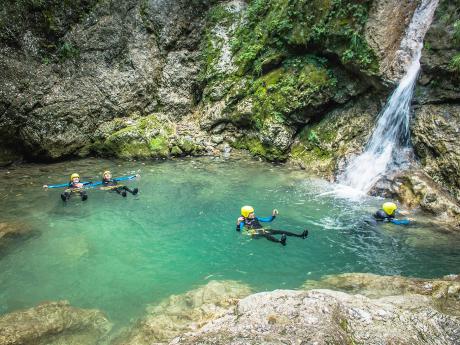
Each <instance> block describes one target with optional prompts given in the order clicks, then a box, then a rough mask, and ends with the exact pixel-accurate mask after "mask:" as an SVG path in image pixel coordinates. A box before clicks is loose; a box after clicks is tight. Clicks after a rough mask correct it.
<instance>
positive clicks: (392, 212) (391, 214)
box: [374, 202, 413, 225]
mask: <svg viewBox="0 0 460 345" xmlns="http://www.w3.org/2000/svg"><path fill="white" fill-rule="evenodd" d="M397 209H398V206H396V204H395V203H394V202H385V203H384V204H383V205H382V208H381V209H380V210H378V211H377V212H375V213H374V218H375V220H377V221H382V222H390V223H393V224H398V225H408V224H410V223H411V221H413V220H412V219H410V218H409V219H396V218H395V217H396V216H397V215H405V213H404V212H397V211H396V210H397Z"/></svg>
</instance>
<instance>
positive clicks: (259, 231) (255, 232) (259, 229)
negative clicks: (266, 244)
mask: <svg viewBox="0 0 460 345" xmlns="http://www.w3.org/2000/svg"><path fill="white" fill-rule="evenodd" d="M275 218H276V216H271V217H266V218H265V217H264V218H261V217H254V218H244V220H243V221H242V222H241V223H239V224H238V225H237V226H236V231H241V230H243V228H244V227H246V228H247V229H248V230H249V232H250V233H251V236H253V237H265V238H266V239H267V240H269V241H272V242H278V243H282V244H285V240H284V241H283V240H279V239H277V238H276V237H275V236H272V235H285V236H295V237H302V238H306V237H307V235H308V230H305V231H304V232H303V233H302V234H295V233H293V232H289V231H284V230H275V229H264V228H263V226H262V225H261V224H260V222H272V221H273V220H274V219H275Z"/></svg>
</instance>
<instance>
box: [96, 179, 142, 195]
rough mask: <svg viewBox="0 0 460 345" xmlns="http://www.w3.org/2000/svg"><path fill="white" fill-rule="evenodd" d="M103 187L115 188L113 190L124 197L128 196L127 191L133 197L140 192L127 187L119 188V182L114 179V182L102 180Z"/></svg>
mask: <svg viewBox="0 0 460 345" xmlns="http://www.w3.org/2000/svg"><path fill="white" fill-rule="evenodd" d="M102 186H103V187H115V188H112V190H114V191H115V192H117V193H118V194H121V195H122V196H126V191H127V192H130V193H131V194H133V195H136V194H137V192H138V191H139V190H138V189H137V188H134V189H132V190H131V189H129V188H128V187H126V186H118V182H117V180H114V179H112V180H106V179H102Z"/></svg>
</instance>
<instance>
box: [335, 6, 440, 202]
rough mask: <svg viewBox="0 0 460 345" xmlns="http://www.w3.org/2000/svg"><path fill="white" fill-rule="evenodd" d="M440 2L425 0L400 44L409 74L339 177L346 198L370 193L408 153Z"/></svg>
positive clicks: (340, 189)
mask: <svg viewBox="0 0 460 345" xmlns="http://www.w3.org/2000/svg"><path fill="white" fill-rule="evenodd" d="M437 5H438V0H424V1H422V3H421V4H420V6H419V7H418V8H417V10H416V11H415V13H414V16H413V18H412V21H411V23H410V25H409V27H408V28H407V30H406V35H405V37H404V39H403V40H402V42H401V47H400V50H401V53H400V57H401V59H400V60H401V63H403V64H406V63H407V62H408V64H407V65H408V68H407V70H406V74H405V75H404V77H403V78H402V79H401V81H400V83H399V85H398V87H397V88H396V90H395V91H394V92H393V94H392V95H391V97H390V98H389V100H388V101H387V103H386V105H385V107H384V109H383V110H382V111H381V112H380V114H379V117H378V120H377V123H376V125H375V128H374V131H373V133H372V135H371V138H370V139H369V142H368V143H367V145H366V148H365V150H364V152H363V153H362V154H361V155H359V156H357V157H355V158H354V159H353V160H351V161H350V163H349V164H348V166H347V168H346V170H345V171H344V172H343V173H342V174H341V175H340V176H339V177H338V182H339V184H341V185H344V186H342V187H340V188H339V194H341V195H342V194H343V196H345V197H350V196H352V197H359V196H360V195H363V194H366V193H367V192H369V190H370V189H371V188H372V187H373V186H374V185H375V183H376V182H377V181H378V180H379V179H380V178H381V177H383V176H384V175H385V173H386V172H387V171H388V170H390V169H395V168H398V166H400V163H401V160H404V158H405V156H406V153H405V148H407V146H408V145H409V137H410V133H409V119H410V105H411V101H412V95H413V92H414V86H415V83H416V81H417V76H418V73H419V70H420V56H421V51H422V48H423V38H424V37H425V34H426V32H427V30H428V28H429V27H430V24H431V21H432V18H433V14H434V11H435V9H436V7H437ZM341 191H343V193H342V192H341Z"/></svg>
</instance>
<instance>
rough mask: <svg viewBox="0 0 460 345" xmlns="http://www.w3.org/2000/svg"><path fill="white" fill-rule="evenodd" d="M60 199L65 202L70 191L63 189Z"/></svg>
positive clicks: (68, 197)
mask: <svg viewBox="0 0 460 345" xmlns="http://www.w3.org/2000/svg"><path fill="white" fill-rule="evenodd" d="M61 199H62V201H64V202H66V201H67V200H69V199H70V193H69V192H67V191H65V192H64V193H62V194H61Z"/></svg>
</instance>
